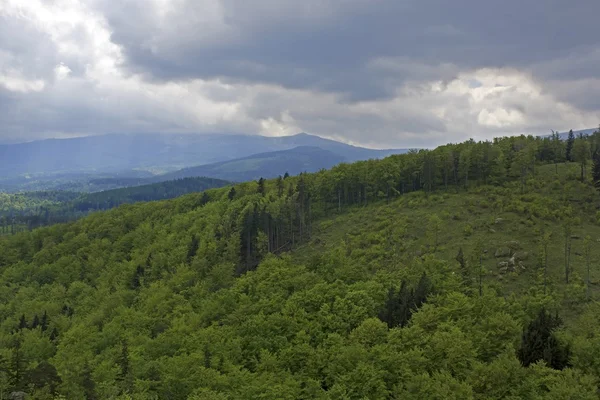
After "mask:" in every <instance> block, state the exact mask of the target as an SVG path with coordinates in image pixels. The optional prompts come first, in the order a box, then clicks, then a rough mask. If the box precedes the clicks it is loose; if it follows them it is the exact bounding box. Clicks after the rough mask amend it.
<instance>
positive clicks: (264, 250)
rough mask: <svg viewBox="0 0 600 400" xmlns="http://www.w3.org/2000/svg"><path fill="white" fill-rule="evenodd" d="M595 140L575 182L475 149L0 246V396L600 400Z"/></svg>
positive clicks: (536, 143) (122, 215)
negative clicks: (1, 367)
mask: <svg viewBox="0 0 600 400" xmlns="http://www.w3.org/2000/svg"><path fill="white" fill-rule="evenodd" d="M599 136H600V134H599V135H598V136H593V137H590V138H588V139H577V141H576V143H575V148H576V149H578V150H579V149H581V150H585V151H581V152H577V154H578V156H579V155H581V157H582V158H581V161H582V164H579V163H565V162H564V158H565V148H564V143H560V142H559V144H560V147H553V146H556V143H554V142H552V141H550V140H548V139H542V138H532V137H520V138H502V139H498V140H497V141H495V142H494V143H491V142H479V143H475V142H473V141H469V142H465V143H461V144H457V145H449V146H443V147H440V148H438V149H436V150H433V151H425V150H423V151H420V152H416V153H410V154H405V155H398V156H391V157H388V158H386V159H383V160H371V161H363V162H357V163H354V164H342V165H339V166H336V167H334V168H332V169H331V170H330V171H320V172H318V173H314V174H302V175H301V176H298V177H289V178H287V179H276V180H269V181H266V182H262V181H261V183H258V182H247V183H243V184H238V185H235V186H234V187H233V188H221V189H213V190H209V191H207V192H205V194H190V195H186V196H183V197H180V198H177V199H174V200H168V201H161V202H153V203H140V204H133V205H124V206H121V207H118V208H116V209H113V210H110V211H107V212H103V213H95V214H93V215H90V216H88V217H86V218H83V219H80V220H78V221H76V222H74V223H70V224H59V225H54V226H51V227H47V228H41V229H36V230H34V231H32V232H25V233H22V234H18V235H15V236H11V237H4V238H0V273H1V275H0V287H2V288H3V289H2V290H0V301H1V304H2V305H3V306H2V307H1V308H0V316H1V318H0V343H2V346H1V351H2V353H1V355H2V357H3V358H4V359H5V360H8V361H9V362H7V365H8V367H7V368H6V371H7V373H6V374H5V375H0V379H4V380H3V381H2V382H1V383H2V385H1V386H0V387H2V388H7V389H5V390H6V391H10V390H15V389H20V390H26V391H28V392H29V393H34V394H35V395H36V396H38V397H37V398H51V397H50V396H47V397H43V396H44V395H45V394H48V393H56V394H60V395H63V396H65V397H66V398H118V399H125V398H140V399H145V398H160V399H192V400H198V399H248V398H263V399H364V398H368V399H386V398H390V399H400V398H401V399H424V398H426V399H457V400H458V399H501V398H513V399H520V398H528V399H543V398H551V399H597V398H598V395H597V390H598V383H599V378H598V377H599V376H600V374H599V373H598V372H599V371H600V361H599V360H600V359H599V358H598V357H597V354H599V353H600V341H599V340H598V339H597V338H598V337H600V327H598V324H597V323H595V322H594V321H597V320H598V318H600V307H599V306H598V302H597V300H598V299H599V298H600V290H599V288H598V286H597V283H598V281H599V280H600V270H598V269H597V267H596V266H597V265H598V264H599V263H600V251H598V246H596V245H594V244H593V243H595V242H596V241H597V240H598V238H600V218H599V217H600V215H599V214H598V206H599V204H600V195H599V193H598V191H597V190H596V189H595V188H594V187H593V185H592V176H593V174H591V173H590V172H588V174H586V175H584V178H583V180H580V175H581V166H582V165H583V166H584V167H585V166H588V169H589V171H591V170H592V169H591V168H589V166H590V165H591V163H590V162H589V156H590V154H591V152H592V150H595V149H597V148H598V146H599V145H600V141H599V140H597V139H598V138H599ZM594 165H595V166H596V167H597V169H598V170H600V159H596V160H595V164H594ZM594 171H596V170H594ZM594 176H595V177H596V178H598V179H600V176H596V175H594ZM588 236H589V238H587V237H588ZM565 250H567V256H565ZM569 254H570V256H569ZM480 260H481V261H480ZM588 267H589V269H590V279H589V280H588V279H587V270H588ZM565 273H567V274H568V277H567V276H565ZM567 280H568V283H566V281H567ZM586 286H589V289H590V290H589V293H588V292H586ZM544 310H547V311H548V312H549V313H546V312H545V311H544ZM555 315H558V316H560V317H561V318H562V322H561V321H558V320H557V319H555V318H554V316H555ZM539 343H541V345H538V344H539ZM567 345H568V346H569V347H567Z"/></svg>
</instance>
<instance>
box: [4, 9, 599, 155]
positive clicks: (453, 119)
mask: <svg viewBox="0 0 600 400" xmlns="http://www.w3.org/2000/svg"><path fill="white" fill-rule="evenodd" d="M599 12H600V2H599V1H598V0H574V1H572V2H566V1H563V0H545V1H543V2H540V1H539V0H535V1H534V0H521V1H517V0H505V1H502V2H500V1H481V0H456V1H447V0H325V1H324V0H304V1H296V0H253V1H248V0H127V1H121V2H114V1H112V0H79V1H72V0H53V1H52V2H48V1H44V0H28V1H27V2H21V1H19V0H4V1H3V0H0V109H2V113H0V127H1V128H0V140H8V139H10V140H15V138H17V137H20V138H22V139H23V140H25V139H29V138H36V137H48V136H60V135H79V134H98V133H111V132H199V133H203V132H204V133H206V132H211V133H214V132H219V133H229V132H247V133H261V134H267V135H280V134H293V133H297V132H298V131H307V132H311V133H316V134H321V135H324V136H330V137H334V138H337V139H342V140H346V141H349V142H353V143H362V144H369V145H373V146H377V147H409V146H423V147H426V146H428V145H435V144H440V143H444V142H447V141H457V140H462V139H464V138H466V137H469V136H473V137H478V138H489V137H491V136H493V135H498V134H518V133H538V132H539V133H545V132H547V131H548V129H550V128H553V129H559V130H565V129H568V128H569V127H571V126H578V127H579V126H587V125H590V126H595V125H597V123H598V122H599V121H600V104H599V103H598V95H597V93H598V91H599V90H600V74H599V73H598V68H597V66H598V65H600V35H598V33H597V30H598V28H597V27H598V23H597V16H598V14H599Z"/></svg>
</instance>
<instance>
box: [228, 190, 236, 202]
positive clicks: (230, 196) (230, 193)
mask: <svg viewBox="0 0 600 400" xmlns="http://www.w3.org/2000/svg"><path fill="white" fill-rule="evenodd" d="M227 198H228V199H229V200H233V199H234V198H235V188H234V187H232V188H231V190H230V191H229V193H228V194H227Z"/></svg>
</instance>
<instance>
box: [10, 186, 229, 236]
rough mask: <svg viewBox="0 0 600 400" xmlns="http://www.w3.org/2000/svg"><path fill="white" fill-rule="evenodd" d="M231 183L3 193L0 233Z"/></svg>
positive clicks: (69, 219)
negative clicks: (92, 190) (86, 190)
mask: <svg viewBox="0 0 600 400" xmlns="http://www.w3.org/2000/svg"><path fill="white" fill-rule="evenodd" d="M99 184H103V183H99ZM229 184H230V182H228V181H224V180H220V179H213V178H204V177H196V178H185V179H175V180H171V181H165V182H159V183H153V184H146V185H140V186H131V187H127V188H120V189H113V190H105V191H101V192H95V193H76V192H62V191H58V192H57V191H52V192H25V193H15V194H7V193H0V234H7V233H14V232H18V231H22V230H26V229H31V228H34V227H39V226H44V225H49V224H53V223H59V222H65V221H71V220H74V219H77V218H80V217H82V216H85V215H87V214H88V213H90V212H92V211H99V210H109V209H111V208H114V207H117V206H119V205H121V204H131V203H137V202H142V201H156V200H165V199H172V198H175V197H179V196H182V195H184V194H187V193H194V192H202V191H205V190H207V189H212V188H219V187H223V186H227V185H229Z"/></svg>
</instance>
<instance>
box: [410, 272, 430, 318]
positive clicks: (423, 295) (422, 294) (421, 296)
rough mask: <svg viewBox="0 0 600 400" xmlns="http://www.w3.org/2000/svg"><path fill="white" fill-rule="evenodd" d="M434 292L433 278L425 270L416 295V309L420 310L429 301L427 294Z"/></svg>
mask: <svg viewBox="0 0 600 400" xmlns="http://www.w3.org/2000/svg"><path fill="white" fill-rule="evenodd" d="M431 292H432V285H431V280H430V279H429V277H428V276H427V274H426V273H425V272H423V275H421V279H419V283H418V284H417V288H416V289H415V296H414V309H415V310H418V309H419V308H421V306H422V305H423V304H424V303H425V301H427V296H429V294H430V293H431Z"/></svg>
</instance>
